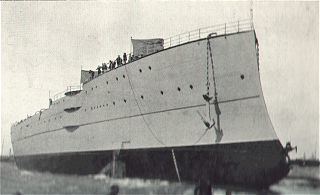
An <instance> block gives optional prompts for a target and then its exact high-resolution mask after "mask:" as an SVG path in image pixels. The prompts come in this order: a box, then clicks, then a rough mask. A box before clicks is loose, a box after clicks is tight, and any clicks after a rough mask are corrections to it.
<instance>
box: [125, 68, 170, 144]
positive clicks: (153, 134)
mask: <svg viewBox="0 0 320 195" xmlns="http://www.w3.org/2000/svg"><path fill="white" fill-rule="evenodd" d="M124 68H125V70H126V73H127V76H128V81H129V85H130V88H131V91H132V93H133V97H134V100H135V102H136V104H137V106H138V109H139V112H140V116H142V119H143V121H144V123H145V125H146V126H147V129H148V130H149V131H150V133H151V134H152V136H153V137H154V138H155V139H156V140H157V141H158V142H159V143H160V144H162V145H164V146H166V144H165V143H164V142H163V141H161V140H160V139H159V138H158V137H157V136H156V134H155V133H154V132H153V131H152V130H151V127H150V126H149V124H148V123H147V121H146V119H145V118H144V115H143V114H142V111H141V108H140V106H139V102H138V100H137V98H136V93H135V92H134V90H133V86H132V83H131V80H130V76H129V74H128V70H127V67H126V66H125V67H124Z"/></svg>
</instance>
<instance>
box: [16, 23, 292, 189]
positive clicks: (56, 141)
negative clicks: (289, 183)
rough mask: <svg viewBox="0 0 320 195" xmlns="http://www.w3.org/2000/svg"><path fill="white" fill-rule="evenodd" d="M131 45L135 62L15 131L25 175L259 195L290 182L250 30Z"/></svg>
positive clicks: (86, 78)
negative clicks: (120, 179)
mask: <svg viewBox="0 0 320 195" xmlns="http://www.w3.org/2000/svg"><path fill="white" fill-rule="evenodd" d="M131 41H132V46H133V49H132V50H133V51H132V54H131V53H130V55H128V56H130V57H128V58H129V60H128V61H125V62H122V63H121V64H119V65H117V66H115V64H113V63H112V62H111V65H113V67H112V66H111V68H108V66H107V69H106V70H102V71H100V70H99V72H97V71H96V70H94V71H85V70H82V72H81V85H80V86H78V87H68V88H67V90H66V91H64V92H63V93H60V94H58V95H57V96H54V97H53V98H51V99H50V103H49V107H48V108H46V109H42V110H40V111H38V112H36V113H35V114H34V115H32V116H28V117H27V118H26V119H23V120H21V121H19V122H16V123H14V124H13V125H12V127H11V141H12V146H13V151H14V158H15V162H16V164H17V166H18V167H19V168H21V169H27V170H37V171H49V172H53V173H63V174H77V175H82V174H97V173H100V172H101V171H102V170H106V169H108V167H109V168H110V167H111V169H112V174H115V172H116V171H117V170H118V169H116V168H115V167H122V176H125V177H129V178H144V179H148V178H151V179H164V180H169V181H181V182H197V181H200V180H201V181H204V180H205V181H209V182H210V183H213V184H216V185H220V184H221V185H229V184H230V185H235V186H238V185H239V186H248V187H254V188H265V187H268V186H270V185H272V184H273V183H275V182H278V181H279V180H280V179H282V178H283V177H285V176H286V175H287V174H288V172H289V164H288V158H287V157H288V156H287V154H286V152H285V151H284V148H283V146H282V144H281V143H280V141H279V139H278V137H277V135H276V133H275V130H274V128H273V126H272V123H271V120H270V118H269V115H268V111H267V107H266V104H265V101H264V96H263V91H262V87H261V81H260V72H259V68H260V64H259V43H258V39H257V35H256V31H255V29H254V25H253V22H252V21H251V20H240V21H236V22H231V23H224V24H218V25H214V26H210V27H206V28H201V29H197V30H193V31H190V32H186V33H182V34H179V35H176V36H173V37H170V38H167V39H162V38H156V39H132V38H131ZM103 65H106V63H104V64H103ZM120 165H121V166H120Z"/></svg>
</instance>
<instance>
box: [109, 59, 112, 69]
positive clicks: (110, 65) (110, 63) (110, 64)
mask: <svg viewBox="0 0 320 195" xmlns="http://www.w3.org/2000/svg"><path fill="white" fill-rule="evenodd" d="M112 65H113V62H112V61H111V60H109V70H111V69H112V68H113V67H112Z"/></svg>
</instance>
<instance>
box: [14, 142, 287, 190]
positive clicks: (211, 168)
mask: <svg viewBox="0 0 320 195" xmlns="http://www.w3.org/2000/svg"><path fill="white" fill-rule="evenodd" d="M171 149H174V154H175V157H176V162H177V166H178V169H179V173H180V177H181V180H182V181H184V182H197V181H198V180H199V179H204V180H210V181H211V183H213V184H217V185H220V184H223V185H228V184H231V185H241V186H249V187H254V188H264V187H268V186H269V185H271V184H272V183H274V182H277V181H278V180H280V179H281V178H283V177H284V176H286V175H287V173H288V171H289V167H288V164H287V162H286V156H285V154H284V152H283V148H282V146H281V144H280V142H279V141H278V140H274V141H259V142H247V143H233V144H218V145H202V146H185V147H176V148H154V149H136V150H135V149H132V150H121V151H120V154H119V158H118V160H120V161H121V162H123V163H125V167H126V168H125V169H126V176H127V177H136V178H151V179H154V178H159V179H165V180H171V181H177V174H176V169H175V166H174V161H173V157H172V152H171ZM112 157H113V152H112V151H96V152H83V153H64V154H50V155H34V156H16V157H15V160H16V163H17V165H18V167H20V168H22V169H31V170H39V171H50V172H55V173H67V174H95V173H99V172H100V171H101V170H102V169H103V168H104V167H105V166H106V165H107V164H108V163H110V162H112Z"/></svg>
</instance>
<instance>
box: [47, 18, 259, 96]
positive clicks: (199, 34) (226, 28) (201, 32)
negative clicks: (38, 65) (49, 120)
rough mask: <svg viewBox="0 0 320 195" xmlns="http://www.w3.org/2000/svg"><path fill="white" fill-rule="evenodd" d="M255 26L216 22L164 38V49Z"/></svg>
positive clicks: (243, 22) (70, 88)
mask: <svg viewBox="0 0 320 195" xmlns="http://www.w3.org/2000/svg"><path fill="white" fill-rule="evenodd" d="M253 28H254V27H253V22H252V20H250V19H245V20H238V21H235V22H229V23H222V24H216V25H213V26H208V27H204V28H199V29H195V30H192V31H188V32H185V33H181V34H178V35H175V36H172V37H169V38H166V39H164V45H163V46H164V49H167V48H170V47H174V46H177V45H180V44H183V43H187V42H191V41H195V40H198V39H202V38H206V37H207V36H208V34H210V33H214V35H213V36H220V35H226V34H231V33H238V32H243V31H248V30H253ZM213 36H211V37H213ZM131 54H132V53H131V52H130V53H127V55H128V56H129V55H131ZM136 60H137V59H136ZM134 61H135V60H134ZM128 63H129V62H128ZM107 65H108V66H109V63H107ZM124 65H125V64H124ZM117 68H118V66H117V67H116V68H114V69H117ZM114 69H111V70H110V69H108V70H106V71H102V72H101V74H100V75H97V74H95V76H94V78H92V79H95V78H96V77H99V76H101V75H102V74H104V73H107V72H109V71H112V70H114ZM92 79H90V80H92ZM90 80H89V81H90ZM87 82H88V81H87ZM75 90H81V86H68V87H67V90H65V91H62V92H60V93H57V94H55V95H54V96H53V101H55V100H58V99H60V98H61V97H64V96H65V93H66V92H69V91H75Z"/></svg>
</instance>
